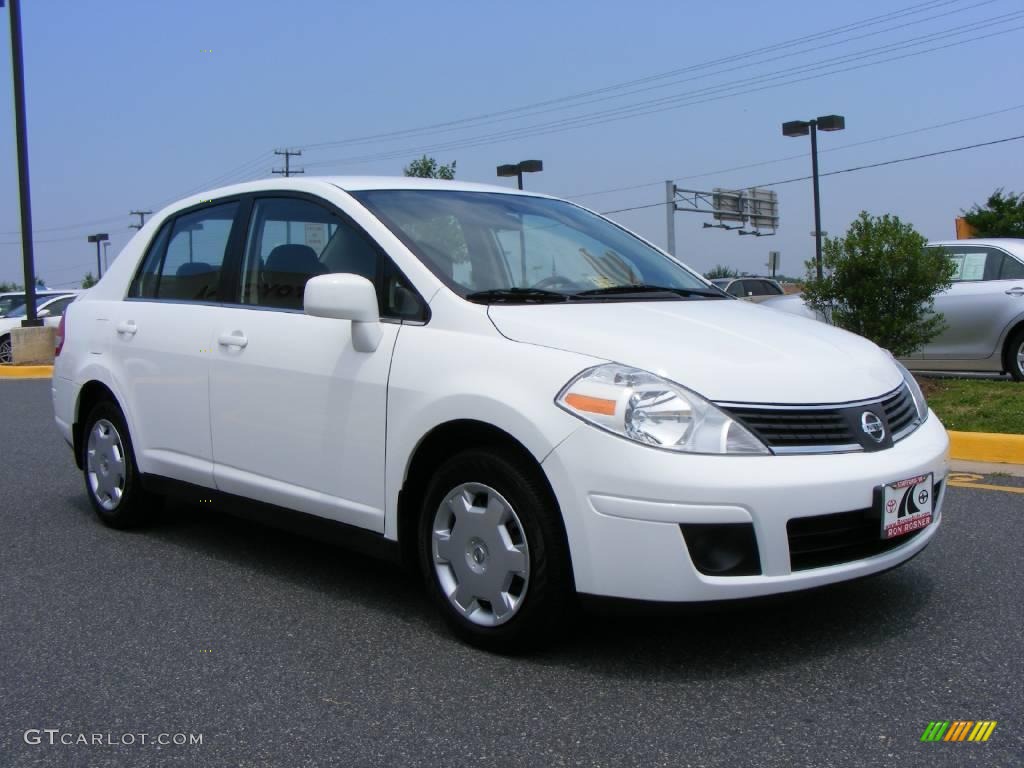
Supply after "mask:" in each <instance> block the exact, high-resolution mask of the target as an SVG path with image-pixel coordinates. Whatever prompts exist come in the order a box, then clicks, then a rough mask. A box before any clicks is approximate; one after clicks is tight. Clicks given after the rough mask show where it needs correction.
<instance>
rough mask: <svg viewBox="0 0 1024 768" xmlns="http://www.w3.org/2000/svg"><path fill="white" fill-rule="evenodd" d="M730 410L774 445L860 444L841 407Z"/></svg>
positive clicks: (775, 446) (731, 414) (758, 434)
mask: <svg viewBox="0 0 1024 768" xmlns="http://www.w3.org/2000/svg"><path fill="white" fill-rule="evenodd" d="M728 412H729V415H730V416H735V417H736V418H737V419H738V420H739V421H740V422H742V423H743V425H744V426H746V427H747V428H748V429H750V430H751V431H753V432H754V434H755V435H757V436H758V437H759V438H761V440H762V441H764V443H765V444H767V445H769V446H771V447H772V448H800V447H806V446H817V445H829V446H839V445H853V446H856V445H857V439H856V438H855V437H854V436H853V432H852V431H851V430H850V426H849V424H848V423H847V420H846V418H845V417H844V416H843V414H842V413H840V412H839V410H838V409H836V410H832V409H809V410H796V409H788V408H787V409H769V408H744V407H735V408H729V409H728Z"/></svg>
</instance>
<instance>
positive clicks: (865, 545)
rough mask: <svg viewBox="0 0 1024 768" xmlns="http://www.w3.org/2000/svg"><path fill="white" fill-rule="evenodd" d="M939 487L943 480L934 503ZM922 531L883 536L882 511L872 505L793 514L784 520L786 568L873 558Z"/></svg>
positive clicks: (809, 566) (807, 567)
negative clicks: (786, 541)
mask: <svg viewBox="0 0 1024 768" xmlns="http://www.w3.org/2000/svg"><path fill="white" fill-rule="evenodd" d="M941 489H942V483H941V482H939V483H936V484H935V487H934V489H933V490H934V496H933V497H932V498H934V499H935V500H936V503H937V502H938V499H939V492H940V491H941ZM925 530H928V529H927V528H922V529H921V530H918V531H913V532H911V533H908V534H906V535H905V536H897V537H896V538H894V539H883V538H882V537H881V531H882V513H881V512H880V511H879V510H877V509H873V508H868V509H858V510H854V511H852V512H837V513H835V514H831V515H815V516H813V517H795V518H793V519H792V520H790V521H789V522H787V523H786V535H787V537H788V538H789V567H790V570H792V571H806V570H808V569H810V568H824V567H825V566H828V565H839V564H840V563H849V562H851V561H853V560H862V559H863V558H865V557H874V556H875V555H880V554H882V553H883V552H888V551H889V550H890V549H895V548H896V547H899V546H901V545H903V544H906V543H907V542H908V541H910V540H911V539H913V538H914V537H915V536H919V535H920V534H921V531H925Z"/></svg>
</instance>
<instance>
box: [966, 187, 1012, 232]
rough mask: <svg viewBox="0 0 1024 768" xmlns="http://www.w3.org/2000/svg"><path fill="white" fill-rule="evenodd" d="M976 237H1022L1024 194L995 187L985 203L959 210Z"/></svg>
mask: <svg viewBox="0 0 1024 768" xmlns="http://www.w3.org/2000/svg"><path fill="white" fill-rule="evenodd" d="M961 213H963V215H964V219H966V220H967V223H968V224H970V225H971V228H972V229H973V230H974V232H975V235H976V236H977V237H1024V195H1015V194H1014V193H1012V192H1010V193H1008V194H1005V195H1004V194H1003V190H1002V188H999V189H997V190H996V191H995V192H993V193H992V194H991V195H989V198H988V200H986V201H985V205H983V206H982V205H978V204H977V203H975V205H974V207H973V208H971V210H969V211H961Z"/></svg>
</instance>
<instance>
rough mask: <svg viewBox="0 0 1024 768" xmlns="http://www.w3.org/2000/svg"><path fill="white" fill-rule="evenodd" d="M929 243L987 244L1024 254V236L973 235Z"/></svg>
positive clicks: (951, 244)
mask: <svg viewBox="0 0 1024 768" xmlns="http://www.w3.org/2000/svg"><path fill="white" fill-rule="evenodd" d="M928 245H939V246H943V247H947V246H948V247H954V246H957V245H983V246H984V245H987V246H991V247H993V248H1002V249H1004V250H1007V251H1013V252H1014V253H1015V254H1017V255H1018V256H1024V238H1021V237H984V238H983V237H972V238H968V239H965V240H929V241H928Z"/></svg>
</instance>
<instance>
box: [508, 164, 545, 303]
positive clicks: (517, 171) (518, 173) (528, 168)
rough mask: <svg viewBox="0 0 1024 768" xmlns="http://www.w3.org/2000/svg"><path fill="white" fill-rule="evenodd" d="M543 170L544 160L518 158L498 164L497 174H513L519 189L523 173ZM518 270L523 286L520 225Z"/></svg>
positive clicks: (524, 279)
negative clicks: (504, 163)
mask: <svg viewBox="0 0 1024 768" xmlns="http://www.w3.org/2000/svg"><path fill="white" fill-rule="evenodd" d="M543 170H544V162H543V161H541V160H520V161H519V162H518V163H509V164H507V165H499V166H498V176H515V177H516V182H517V184H518V185H519V189H522V188H523V174H524V173H537V172H538V171H543ZM519 270H520V277H521V280H522V284H523V287H526V243H525V242H524V232H523V229H522V226H521V225H520V229H519Z"/></svg>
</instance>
